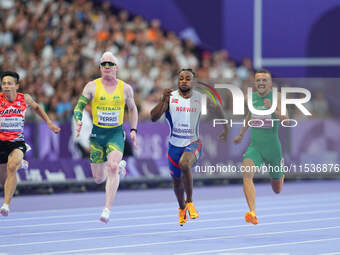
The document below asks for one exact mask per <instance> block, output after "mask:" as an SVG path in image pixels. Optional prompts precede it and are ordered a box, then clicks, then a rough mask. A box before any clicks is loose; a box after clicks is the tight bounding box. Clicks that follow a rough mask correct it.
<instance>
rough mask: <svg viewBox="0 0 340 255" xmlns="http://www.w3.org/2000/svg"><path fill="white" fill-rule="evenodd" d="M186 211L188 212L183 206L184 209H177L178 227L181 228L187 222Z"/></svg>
mask: <svg viewBox="0 0 340 255" xmlns="http://www.w3.org/2000/svg"><path fill="white" fill-rule="evenodd" d="M187 210H188V208H187V206H185V208H184V209H181V208H179V209H178V218H179V225H181V226H183V225H184V224H185V223H186V222H187V220H188V217H187Z"/></svg>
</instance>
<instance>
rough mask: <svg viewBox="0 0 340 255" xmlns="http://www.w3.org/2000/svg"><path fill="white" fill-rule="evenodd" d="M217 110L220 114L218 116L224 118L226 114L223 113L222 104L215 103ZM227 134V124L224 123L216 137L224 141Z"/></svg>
mask: <svg viewBox="0 0 340 255" xmlns="http://www.w3.org/2000/svg"><path fill="white" fill-rule="evenodd" d="M217 112H218V115H220V118H223V119H226V114H225V113H224V111H223V108H222V106H221V105H219V104H218V105H217ZM228 135H229V125H228V124H225V125H224V129H223V132H222V134H220V135H219V137H218V138H219V139H221V140H224V141H225V140H227V138H228Z"/></svg>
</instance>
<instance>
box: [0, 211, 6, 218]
mask: <svg viewBox="0 0 340 255" xmlns="http://www.w3.org/2000/svg"><path fill="white" fill-rule="evenodd" d="M0 214H1V215H2V216H5V217H6V216H8V211H4V210H2V211H0Z"/></svg>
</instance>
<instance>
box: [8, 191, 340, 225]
mask: <svg viewBox="0 0 340 255" xmlns="http://www.w3.org/2000/svg"><path fill="white" fill-rule="evenodd" d="M333 200H334V202H338V201H339V198H338V197H334V198H333V199H329V198H327V203H326V205H328V204H329V203H330V202H333ZM213 201H214V202H213ZM213 201H211V204H210V203H209V204H208V203H205V204H202V205H200V203H197V205H196V207H199V208H200V209H201V208H203V209H204V208H209V209H210V208H213V207H219V208H220V209H223V208H230V207H231V208H235V207H236V206H238V207H240V206H242V207H243V206H244V204H241V203H240V202H239V201H238V202H237V203H235V204H231V203H229V204H221V201H222V200H213ZM223 201H224V200H223ZM324 201H325V199H324V198H323V199H321V200H320V202H321V203H322V202H324ZM313 202H317V203H320V202H319V201H318V200H313ZM302 203H308V204H310V201H306V198H304V199H303V200H296V199H294V203H287V204H286V203H283V201H281V200H280V199H278V203H277V205H279V206H283V205H284V206H286V207H290V206H291V205H296V204H298V205H301V204H302ZM169 204H170V203H168V204H165V203H164V205H169ZM268 205H270V206H271V207H275V206H276V204H274V203H273V201H268V202H267V201H266V202H265V203H258V207H259V208H261V207H263V206H268ZM176 206H177V205H175V204H174V206H172V207H164V206H163V207H161V208H150V209H137V210H126V211H119V209H120V208H119V207H113V208H112V211H111V215H116V214H117V215H126V214H135V213H144V212H146V213H149V212H162V211H169V210H173V209H174V208H177V207H176ZM98 209H99V208H98ZM101 209H102V208H100V209H99V210H98V212H96V213H95V212H93V213H80V214H79V213H78V214H67V215H53V216H36V217H26V218H15V219H8V218H6V219H3V220H2V221H3V222H12V221H13V222H15V223H17V222H18V221H25V220H39V221H42V220H45V219H62V218H71V217H83V216H97V215H98V213H99V212H100V210H101ZM36 214H40V212H39V211H37V213H36Z"/></svg>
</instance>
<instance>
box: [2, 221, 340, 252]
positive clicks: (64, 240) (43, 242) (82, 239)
mask: <svg viewBox="0 0 340 255" xmlns="http://www.w3.org/2000/svg"><path fill="white" fill-rule="evenodd" d="M339 219H340V217H331V218H321V219H320V218H314V219H308V220H294V221H280V222H270V223H262V224H261V225H259V227H263V226H272V225H282V224H296V223H308V222H322V221H331V220H339ZM250 227H253V226H252V225H250V224H242V225H234V226H223V227H206V228H197V229H183V230H182V229H181V230H180V232H179V230H178V229H176V230H169V231H157V232H145V233H133V234H122V235H112V236H100V237H98V236H94V237H84V238H74V239H62V240H51V241H41V242H30V243H15V244H2V245H0V248H3V247H16V246H28V245H41V244H51V243H66V242H75V241H85V240H93V239H95V240H99V239H111V238H122V237H135V236H149V235H164V234H172V233H176V234H178V233H183V232H199V231H208V230H222V229H233V228H250Z"/></svg>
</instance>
